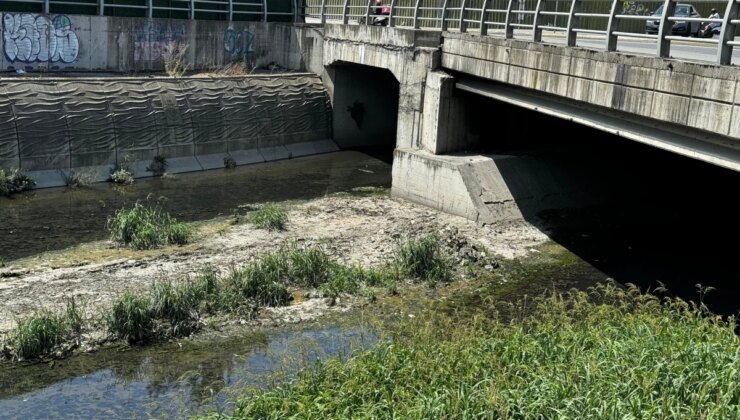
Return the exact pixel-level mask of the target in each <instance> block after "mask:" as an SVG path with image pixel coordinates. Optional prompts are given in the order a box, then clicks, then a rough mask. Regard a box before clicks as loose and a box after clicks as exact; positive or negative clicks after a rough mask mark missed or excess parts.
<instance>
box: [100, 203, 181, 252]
mask: <svg viewBox="0 0 740 420" xmlns="http://www.w3.org/2000/svg"><path fill="white" fill-rule="evenodd" d="M107 228H108V231H110V233H111V240H112V241H114V242H118V243H121V244H123V245H126V246H130V247H132V248H134V249H151V248H157V247H160V246H162V245H165V244H172V245H182V244H186V243H188V242H190V240H191V238H192V229H191V228H190V226H188V225H187V224H185V223H182V222H179V221H177V219H175V218H173V217H171V216H170V215H169V214H167V213H166V212H164V211H163V210H161V209H160V208H158V207H147V206H144V205H143V204H141V203H140V202H138V201H137V202H136V203H135V204H134V205H133V206H132V207H130V208H122V209H119V210H117V211H116V212H115V214H114V215H113V216H111V217H109V218H108V223H107Z"/></svg>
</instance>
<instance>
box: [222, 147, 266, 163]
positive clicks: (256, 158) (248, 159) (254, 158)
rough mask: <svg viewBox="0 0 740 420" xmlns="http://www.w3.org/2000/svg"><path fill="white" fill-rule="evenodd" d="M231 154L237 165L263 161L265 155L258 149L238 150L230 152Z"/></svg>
mask: <svg viewBox="0 0 740 420" xmlns="http://www.w3.org/2000/svg"><path fill="white" fill-rule="evenodd" d="M229 156H231V157H232V158H233V159H234V162H236V164H237V165H249V164H250V163H262V162H264V161H265V157H264V156H262V153H260V151H259V150H257V149H250V150H237V151H234V152H230V153H229Z"/></svg>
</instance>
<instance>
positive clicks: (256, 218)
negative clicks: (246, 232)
mask: <svg viewBox="0 0 740 420" xmlns="http://www.w3.org/2000/svg"><path fill="white" fill-rule="evenodd" d="M249 221H250V223H252V224H253V225H255V226H257V227H258V228H260V229H268V230H284V229H285V224H286V223H287V222H288V213H286V212H285V210H284V209H283V208H282V207H279V206H276V205H274V204H268V205H265V206H264V207H262V208H260V209H258V210H255V211H253V212H251V213H249Z"/></svg>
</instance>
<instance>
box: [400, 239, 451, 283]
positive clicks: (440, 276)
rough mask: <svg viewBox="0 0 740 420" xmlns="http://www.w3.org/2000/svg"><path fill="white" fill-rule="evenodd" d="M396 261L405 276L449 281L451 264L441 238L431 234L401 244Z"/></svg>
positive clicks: (434, 280)
mask: <svg viewBox="0 0 740 420" xmlns="http://www.w3.org/2000/svg"><path fill="white" fill-rule="evenodd" d="M395 260H396V261H395V262H396V264H397V265H398V267H399V268H400V270H401V273H402V274H403V275H405V276H409V277H413V278H417V279H421V280H426V281H429V282H433V283H434V282H437V281H448V280H449V279H450V277H451V276H452V272H451V269H450V264H449V262H448V261H447V259H446V258H445V256H444V255H443V253H442V247H441V245H440V242H439V238H437V237H436V236H434V235H430V236H427V237H424V238H421V239H409V240H407V241H406V242H403V243H401V244H399V246H398V247H397V249H396V255H395Z"/></svg>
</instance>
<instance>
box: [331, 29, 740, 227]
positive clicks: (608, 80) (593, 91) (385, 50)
mask: <svg viewBox="0 0 740 420" xmlns="http://www.w3.org/2000/svg"><path fill="white" fill-rule="evenodd" d="M324 37H325V38H324V42H323V65H324V68H325V71H326V79H327V85H328V86H329V87H330V91H331V92H333V93H332V96H333V103H334V108H333V112H334V115H333V121H334V138H335V140H336V141H337V143H338V144H340V145H346V144H352V143H357V142H370V141H372V138H373V137H376V136H377V135H378V134H379V133H377V132H373V131H372V130H370V129H361V128H359V127H358V126H357V124H356V122H354V121H352V115H351V112H347V110H348V109H349V110H351V109H352V107H353V105H352V104H353V103H354V104H362V105H363V106H364V107H365V111H366V113H367V114H368V115H376V119H378V118H380V119H381V120H382V121H393V120H394V118H393V115H391V114H392V113H393V112H395V110H396V109H397V110H398V117H397V133H396V136H395V138H396V152H395V158H394V168H393V192H394V194H396V195H398V196H402V197H406V198H409V199H411V200H414V201H417V202H421V203H424V204H427V205H431V206H433V207H437V208H440V209H443V210H446V211H449V212H452V213H456V214H460V215H464V216H466V217H469V218H471V219H475V220H479V221H480V222H485V221H488V220H499V219H501V218H506V217H519V216H520V211H521V209H520V208H519V207H521V205H522V200H521V199H520V198H522V197H532V200H535V201H536V200H539V199H541V198H543V197H546V196H549V195H553V192H554V191H555V190H558V189H560V188H561V187H559V186H550V187H545V188H540V187H536V188H535V189H534V190H532V189H528V188H527V187H526V186H521V185H520V186H519V187H517V188H515V189H516V191H513V190H512V188H511V185H510V184H511V179H506V176H505V174H504V173H502V172H508V173H511V172H512V171H522V172H531V173H533V174H535V173H539V174H546V173H552V171H553V170H554V169H553V168H548V167H538V164H537V163H536V162H532V161H518V162H514V161H512V160H511V159H503V158H502V159H496V158H491V157H488V156H483V155H470V154H467V153H466V154H459V153H456V152H460V151H467V150H474V149H475V148H476V143H477V142H479V141H480V138H479V137H480V136H478V135H477V134H476V133H474V132H472V131H471V127H472V124H471V119H472V118H478V119H480V118H484V119H485V118H487V119H488V121H490V123H489V125H488V127H489V129H490V130H494V131H495V130H497V127H501V126H502V125H506V124H514V125H519V124H526V123H527V122H526V121H500V120H499V118H498V116H497V115H495V114H492V113H491V114H488V115H486V111H485V109H480V103H479V102H476V101H475V100H474V99H471V94H472V97H475V96H482V97H488V98H493V99H495V100H497V101H501V102H505V103H508V104H511V105H515V106H517V107H523V108H527V109H530V110H534V111H537V112H540V113H545V114H549V115H551V116H554V117H558V118H562V119H566V120H569V121H573V122H577V123H580V124H583V125H587V126H590V127H594V128H597V129H599V130H603V131H606V132H609V133H612V134H615V135H618V136H621V137H625V138H628V139H631V140H634V141H637V142H641V143H645V144H648V145H651V146H654V147H657V148H661V149H664V150H667V151H670V152H672V153H677V154H681V155H685V156H690V157H692V158H695V159H699V160H703V161H706V162H709V163H712V164H715V165H719V166H723V167H726V168H730V169H732V170H735V171H737V170H740V88H739V87H738V78H740V71H739V70H738V69H737V68H736V67H732V66H717V65H707V64H699V63H692V62H686V61H680V60H672V59H665V58H657V57H644V56H634V55H628V54H622V53H618V52H617V53H615V52H606V51H593V50H587V49H582V48H573V47H568V46H558V45H546V44H541V43H534V42H527V41H521V40H507V39H500V38H494V37H482V36H480V35H477V34H465V33H452V32H432V31H419V30H407V29H399V28H382V27H369V26H358V25H332V24H327V25H326V26H325V27H324ZM360 66H370V67H373V68H379V69H386V70H388V72H389V74H391V75H392V77H388V76H387V75H384V74H383V72H381V71H367V70H366V69H364V68H363V67H360ZM393 79H395V81H397V86H398V105H397V108H393V106H389V105H388V104H387V103H388V102H389V101H390V99H389V98H390V96H393V95H396V93H395V91H394V88H395V87H394V84H393V83H392V82H393V81H394V80H393ZM383 98H386V99H383ZM384 101H385V102H384ZM378 115H381V116H380V117H377V116H378ZM381 128H382V127H379V126H375V127H374V129H375V130H379V129H381ZM562 135H567V133H560V134H557V135H553V137H556V136H562ZM512 165H513V166H512ZM504 166H505V167H506V169H504ZM533 176H534V175H533ZM523 184H530V183H528V182H523ZM554 195H557V194H554ZM525 201H526V200H525Z"/></svg>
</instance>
